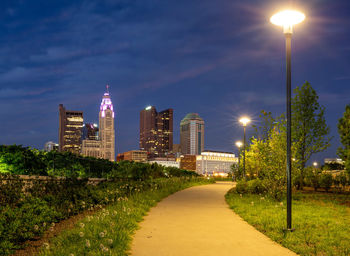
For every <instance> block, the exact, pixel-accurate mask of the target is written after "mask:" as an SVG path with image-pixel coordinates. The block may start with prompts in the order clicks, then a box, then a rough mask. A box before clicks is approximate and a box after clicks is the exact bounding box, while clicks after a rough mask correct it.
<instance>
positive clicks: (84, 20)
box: [0, 0, 350, 161]
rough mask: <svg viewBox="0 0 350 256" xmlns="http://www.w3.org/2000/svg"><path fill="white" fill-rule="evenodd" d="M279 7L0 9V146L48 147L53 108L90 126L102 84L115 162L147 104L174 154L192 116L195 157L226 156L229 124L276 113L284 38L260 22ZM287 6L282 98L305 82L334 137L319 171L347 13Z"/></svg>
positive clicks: (133, 137)
mask: <svg viewBox="0 0 350 256" xmlns="http://www.w3.org/2000/svg"><path fill="white" fill-rule="evenodd" d="M280 2H281V1H264V3H261V2H259V1H251V2H250V3H249V4H246V3H238V2H232V1H219V2H217V3H215V4H214V3H213V2H211V1H201V2H200V3H199V2H198V3H197V2H193V3H192V2H191V3H187V2H185V1H178V2H177V3H176V4H173V3H162V2H159V1H152V3H151V4H146V3H142V2H140V3H131V2H128V1H125V2H124V3H118V4H113V3H108V2H103V3H101V4H99V5H97V4H93V3H90V4H86V3H85V2H83V1H81V2H80V1H75V2H74V3H70V2H68V1H67V2H65V1H63V2H61V1H60V2H58V1H57V2H51V3H50V5H41V4H40V3H39V2H37V3H24V2H22V3H20V2H12V3H3V4H2V5H3V8H2V10H1V11H2V17H3V22H2V26H1V30H0V33H1V38H3V41H1V42H0V49H1V51H0V54H1V56H2V58H1V67H2V69H1V71H0V120H1V123H2V128H1V134H2V136H1V137H0V144H23V145H24V146H32V147H35V148H39V149H42V148H43V145H44V144H45V142H47V141H50V140H52V141H57V142H58V138H57V127H58V120H57V104H58V103H61V102H63V103H64V105H65V106H66V107H67V108H68V109H76V110H81V111H83V112H84V119H86V120H89V121H91V122H93V121H94V122H96V123H97V121H98V120H97V118H96V115H95V112H94V109H96V107H98V102H99V98H100V94H99V93H98V92H99V91H101V89H100V88H101V86H100V85H101V84H106V83H109V84H111V85H112V89H111V93H112V94H113V97H114V104H115V106H116V116H117V119H116V124H117V127H116V146H117V149H116V153H117V152H125V151H128V150H132V149H137V148H138V129H139V127H138V121H139V120H138V117H139V116H138V113H139V110H140V109H143V108H145V107H146V106H148V105H154V106H157V108H159V109H166V108H169V107H172V108H173V109H174V111H175V115H174V128H175V129H174V143H179V137H180V136H179V131H178V129H177V127H178V124H179V123H180V121H181V118H182V117H183V116H185V115H186V114H187V113H189V112H196V113H199V114H200V116H201V117H202V118H203V119H204V120H205V121H206V138H205V139H206V148H210V149H214V150H215V149H216V150H223V151H234V152H235V153H237V150H236V147H235V145H234V143H235V141H237V140H242V127H241V126H240V125H239V123H238V119H239V117H240V116H243V115H247V116H249V117H250V118H251V119H252V120H253V122H252V123H253V124H257V121H258V115H259V113H260V111H261V110H266V111H271V112H272V113H273V115H274V116H278V115H280V114H282V113H283V112H285V103H284V101H285V89H284V82H285V81H284V75H285V73H284V57H285V56H284V44H283V40H284V38H283V36H282V33H281V31H279V28H277V27H274V26H271V25H270V24H269V21H268V18H269V17H270V14H272V13H273V12H274V11H275V10H277V9H279V7H280V6H281V3H280ZM276 3H277V5H276ZM152 4H153V5H152ZM273 5H274V6H276V8H273V9H272V8H271V6H273ZM293 5H295V6H297V7H300V9H302V10H304V11H305V12H306V13H307V18H306V20H305V22H304V23H303V24H301V25H298V26H297V27H296V28H295V35H294V37H293V45H292V52H293V58H292V62H293V77H292V88H295V87H296V86H300V85H302V83H303V82H304V81H305V80H308V81H309V82H310V83H311V85H312V86H313V87H314V88H315V90H316V92H317V93H318V95H319V96H320V104H321V105H324V106H325V107H326V121H327V123H328V125H329V126H330V127H331V135H332V136H334V139H333V140H332V142H331V143H332V146H331V147H330V148H329V149H327V150H326V151H325V152H323V153H320V154H317V155H316V156H315V157H314V158H313V159H312V161H314V160H318V161H322V160H323V158H324V157H336V149H337V147H338V146H340V143H339V136H338V134H337V122H338V119H339V118H340V117H341V116H342V114H343V112H344V110H345V106H346V104H349V103H350V102H349V95H350V86H349V83H350V77H349V74H348V70H349V68H350V63H349V61H348V60H349V59H350V57H349V55H350V49H349V47H348V43H349V41H350V39H349V34H348V33H347V31H349V29H350V22H349V20H348V16H349V10H350V3H349V2H347V1H341V0H338V1H337V0H336V1H316V0H314V1H308V3H303V2H302V1H293ZM199 14H200V15H199ZM158 15H159V16H160V18H161V19H162V24H159V22H158V20H157V16H158ZM82 24H83V25H82ZM194 95H195V96H196V97H194ZM85 113H86V115H85ZM32 120H35V122H32ZM23 124H26V125H23ZM252 131H253V129H252V128H251V127H248V129H247V134H248V137H249V136H250V135H251V134H252Z"/></svg>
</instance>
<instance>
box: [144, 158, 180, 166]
mask: <svg viewBox="0 0 350 256" xmlns="http://www.w3.org/2000/svg"><path fill="white" fill-rule="evenodd" d="M148 163H150V164H153V163H157V164H159V165H162V166H165V167H176V168H180V161H177V160H176V158H172V157H156V158H152V159H150V160H149V161H148Z"/></svg>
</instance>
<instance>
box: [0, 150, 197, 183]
mask: <svg viewBox="0 0 350 256" xmlns="http://www.w3.org/2000/svg"><path fill="white" fill-rule="evenodd" d="M0 173H10V174H24V175H42V176H46V175H49V176H60V177H70V178H78V177H79V178H89V177H94V178H107V177H108V178H122V179H136V180H138V179H141V180H145V179H149V178H159V177H166V176H167V175H168V176H169V177H170V176H175V177H180V176H197V173H195V172H193V171H186V170H182V169H179V168H171V167H164V166H161V165H158V164H148V163H136V162H129V161H123V162H120V163H116V162H111V161H109V160H106V159H100V158H93V157H83V156H79V155H75V154H72V153H70V152H57V151H50V152H44V151H39V150H37V149H31V148H29V147H22V146H18V145H11V146H6V145H0Z"/></svg>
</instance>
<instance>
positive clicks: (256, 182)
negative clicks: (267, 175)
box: [247, 179, 267, 194]
mask: <svg viewBox="0 0 350 256" xmlns="http://www.w3.org/2000/svg"><path fill="white" fill-rule="evenodd" d="M247 191H248V193H251V194H263V193H265V192H266V191H267V189H266V187H265V184H264V183H263V182H262V181H261V180H260V179H253V180H250V181H248V182H247Z"/></svg>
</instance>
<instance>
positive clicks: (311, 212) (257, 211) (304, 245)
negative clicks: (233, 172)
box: [226, 191, 350, 256]
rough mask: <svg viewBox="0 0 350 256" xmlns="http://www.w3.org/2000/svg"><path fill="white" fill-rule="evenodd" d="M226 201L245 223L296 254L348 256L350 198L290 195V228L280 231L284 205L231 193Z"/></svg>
mask: <svg viewBox="0 0 350 256" xmlns="http://www.w3.org/2000/svg"><path fill="white" fill-rule="evenodd" d="M226 201H227V203H228V204H229V206H230V208H231V209H233V210H234V211H235V212H236V213H237V214H238V215H240V216H241V217H242V218H243V219H244V220H246V221H247V222H248V223H249V224H251V225H253V226H254V227H256V228H257V229H258V230H259V231H261V232H262V233H264V234H265V235H267V236H269V237H270V238H271V239H272V240H274V241H276V242H278V243H280V244H282V245H283V246H285V247H287V248H289V249H291V250H292V251H294V252H296V253H298V254H300V255H334V256H335V255H337V256H342V255H343V256H345V255H350V207H349V203H350V198H349V196H346V195H336V194H315V193H312V194H302V193H297V194H295V195H294V199H293V204H292V220H293V222H292V226H293V228H295V231H294V232H284V231H283V229H284V228H285V227H286V206H285V204H284V203H283V202H278V201H275V200H273V199H269V198H265V197H263V196H259V195H253V194H243V195H240V194H238V193H236V192H234V191H231V192H229V193H227V194H226Z"/></svg>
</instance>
